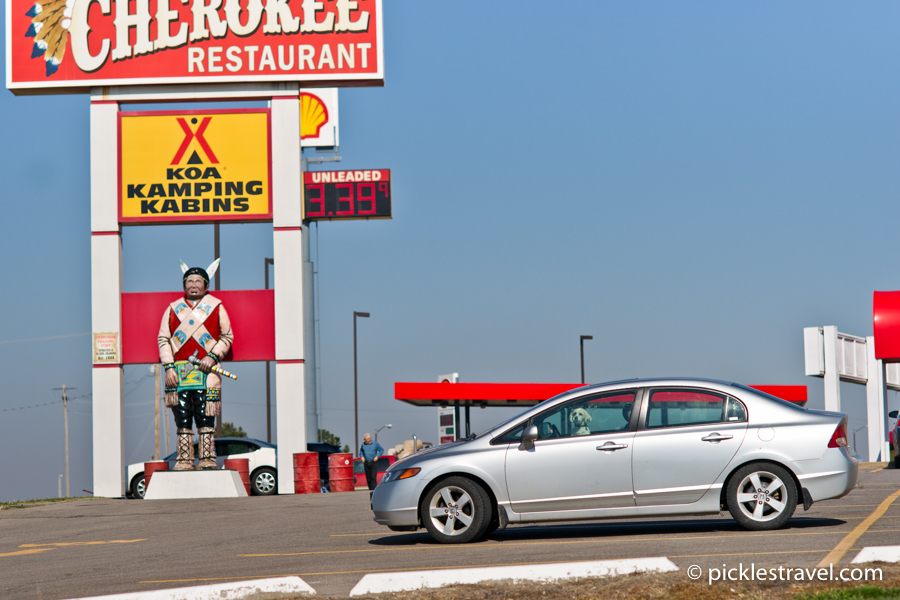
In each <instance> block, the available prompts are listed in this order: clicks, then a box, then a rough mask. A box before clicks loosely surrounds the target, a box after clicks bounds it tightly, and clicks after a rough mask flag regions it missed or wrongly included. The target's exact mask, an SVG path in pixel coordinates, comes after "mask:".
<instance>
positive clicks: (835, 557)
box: [817, 490, 900, 568]
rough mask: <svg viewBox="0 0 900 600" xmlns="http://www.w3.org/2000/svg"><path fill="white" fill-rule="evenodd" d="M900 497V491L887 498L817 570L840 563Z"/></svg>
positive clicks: (839, 543) (849, 534)
mask: <svg viewBox="0 0 900 600" xmlns="http://www.w3.org/2000/svg"><path fill="white" fill-rule="evenodd" d="M898 497H900V490H897V491H896V492H894V493H893V494H891V495H890V496H888V497H887V498H885V499H884V500H883V501H882V502H881V504H879V505H878V508H876V509H875V510H873V511H872V514H871V515H869V516H868V517H866V520H865V521H863V522H862V523H860V524H859V525H857V526H856V527H854V528H853V531H851V532H850V533H848V534H847V535H846V537H844V539H842V540H841V541H840V542H838V545H837V546H835V547H834V550H832V551H831V552H829V553H828V555H827V556H826V557H825V558H823V559H822V562H820V563H819V564H818V565H817V568H821V567H827V566H828V565H831V564H834V563H837V562H839V561H840V560H841V559H842V558H843V557H844V555H845V554H847V551H848V550H850V547H851V546H852V545H853V543H854V542H856V540H858V539H859V538H860V536H862V534H864V533H865V532H866V530H867V529H869V527H871V526H872V524H873V523H875V521H877V520H878V519H879V518H881V516H882V515H884V513H886V512H887V509H888V508H889V507H890V506H891V503H892V502H893V501H894V500H896V499H897V498H898Z"/></svg>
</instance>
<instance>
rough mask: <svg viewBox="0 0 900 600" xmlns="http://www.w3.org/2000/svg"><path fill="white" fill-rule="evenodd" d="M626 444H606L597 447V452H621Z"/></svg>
mask: <svg viewBox="0 0 900 600" xmlns="http://www.w3.org/2000/svg"><path fill="white" fill-rule="evenodd" d="M627 447H628V444H616V443H615V442H606V443H605V444H603V445H602V446H597V450H603V451H604V452H606V451H607V450H622V449H623V448H627Z"/></svg>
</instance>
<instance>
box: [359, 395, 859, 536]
mask: <svg viewBox="0 0 900 600" xmlns="http://www.w3.org/2000/svg"><path fill="white" fill-rule="evenodd" d="M857 471H858V463H857V461H856V460H855V459H853V458H852V457H851V456H850V453H849V452H848V450H847V416H846V415H844V414H843V413H835V412H825V411H819V410H807V409H804V408H800V407H798V406H796V405H794V404H791V403H789V402H786V401H784V400H781V399H779V398H776V397H774V396H770V395H768V394H765V393H763V392H760V391H757V390H754V389H752V388H749V387H746V386H743V385H739V384H734V383H726V382H723V381H714V380H704V379H651V380H646V379H645V380H630V381H619V382H614V383H608V384H600V385H593V386H586V387H583V388H578V389H576V390H573V391H571V392H567V393H565V394H562V395H559V396H556V397H555V398H551V399H550V400H547V401H546V402H542V403H541V404H539V405H537V406H535V407H534V408H531V409H529V410H528V411H526V412H524V413H522V414H520V415H518V416H516V417H514V418H512V419H510V420H509V421H506V422H505V423H501V424H500V425H498V426H496V427H494V428H493V429H491V430H489V431H486V432H485V433H482V434H480V435H478V436H474V437H473V438H470V439H468V440H464V441H459V442H454V443H451V444H444V445H442V446H438V447H436V448H432V449H429V450H425V451H421V452H418V453H416V454H413V455H411V456H409V457H407V458H404V459H403V460H400V461H398V462H396V463H394V465H393V466H392V467H391V468H390V469H389V470H388V472H387V473H386V474H385V476H384V479H383V480H382V482H381V484H380V485H379V486H378V487H376V488H375V492H374V495H373V496H372V510H373V511H374V513H375V521H376V522H377V523H380V524H382V525H386V526H387V527H389V528H390V529H392V530H394V531H414V530H416V529H418V528H419V527H423V526H424V527H425V529H427V530H428V532H429V533H430V534H431V535H432V536H433V537H434V538H435V539H436V540H438V541H440V542H446V543H462V542H469V541H473V540H477V539H480V538H482V537H483V536H485V535H486V534H488V533H490V532H492V531H494V530H496V529H503V528H505V527H506V526H507V525H508V524H509V523H534V522H539V521H572V520H579V519H603V518H622V517H658V516H663V515H705V514H716V513H718V512H720V511H722V510H726V509H727V510H728V511H729V512H730V513H731V515H732V517H734V519H735V520H736V521H737V522H738V523H739V524H740V525H742V526H743V527H745V528H747V529H755V530H766V529H776V528H779V527H782V526H784V525H785V523H787V521H788V519H790V518H791V516H792V515H793V514H794V509H795V508H796V507H797V505H798V504H800V505H802V506H803V507H804V509H807V510H808V509H809V507H810V506H812V503H813V502H818V501H821V500H828V499H833V498H840V497H842V496H845V495H846V494H848V493H849V492H850V490H852V489H853V488H854V486H855V485H856V477H857Z"/></svg>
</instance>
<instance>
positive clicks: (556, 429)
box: [533, 390, 635, 440]
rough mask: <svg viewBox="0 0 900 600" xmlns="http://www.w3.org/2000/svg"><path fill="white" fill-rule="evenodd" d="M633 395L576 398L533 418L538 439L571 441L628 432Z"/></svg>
mask: <svg viewBox="0 0 900 600" xmlns="http://www.w3.org/2000/svg"><path fill="white" fill-rule="evenodd" d="M634 399H635V391H634V390H625V391H616V392H610V393H607V394H601V395H597V396H587V397H584V398H579V399H578V400H575V401H573V402H567V403H566V404H563V405H561V406H558V407H556V408H554V409H551V410H548V411H547V412H545V413H541V414H540V415H538V416H536V417H535V418H534V420H533V423H534V424H535V425H537V428H538V439H540V440H545V439H555V438H570V437H580V436H586V435H598V434H603V433H616V432H619V431H625V430H627V429H628V423H629V421H630V420H631V411H632V409H633V408H634Z"/></svg>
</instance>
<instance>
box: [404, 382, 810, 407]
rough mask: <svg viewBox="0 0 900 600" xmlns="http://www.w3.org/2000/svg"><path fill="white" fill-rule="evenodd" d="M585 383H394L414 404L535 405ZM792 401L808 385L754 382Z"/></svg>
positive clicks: (803, 394) (798, 398)
mask: <svg viewBox="0 0 900 600" xmlns="http://www.w3.org/2000/svg"><path fill="white" fill-rule="evenodd" d="M584 385H586V384H583V383H415V382H405V381H398V382H395V383H394V398H396V399H397V400H400V401H402V402H406V403H408V404H412V405H413V406H479V407H486V406H521V407H525V408H527V407H529V406H534V405H536V404H538V403H540V402H543V401H544V400H547V399H548V398H552V397H553V396H556V395H558V394H562V393H563V392H568V391H569V390H573V389H575V388H579V387H582V386H584ZM750 387H752V388H755V389H758V390H759V391H761V392H765V393H767V394H772V395H773V396H777V397H779V398H781V399H783V400H787V401H788V402H794V403H796V404H799V405H800V406H803V405H805V404H806V386H805V385H753V386H750Z"/></svg>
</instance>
